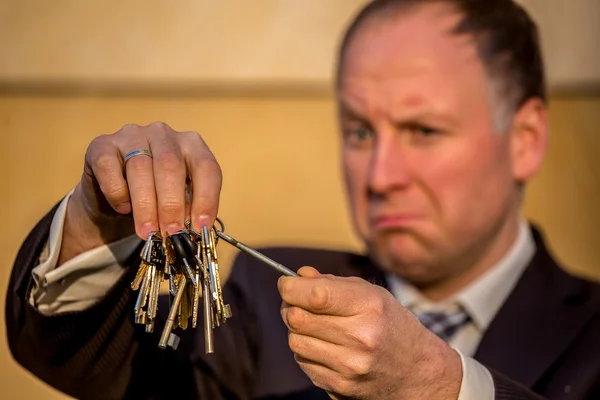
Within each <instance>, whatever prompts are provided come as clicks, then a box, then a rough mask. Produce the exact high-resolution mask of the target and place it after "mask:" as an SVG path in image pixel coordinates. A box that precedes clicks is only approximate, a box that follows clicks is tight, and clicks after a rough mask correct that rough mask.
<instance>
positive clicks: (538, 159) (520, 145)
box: [510, 98, 548, 182]
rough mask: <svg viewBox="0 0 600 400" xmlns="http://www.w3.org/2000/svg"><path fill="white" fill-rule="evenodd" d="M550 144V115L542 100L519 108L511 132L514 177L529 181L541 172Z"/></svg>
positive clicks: (529, 102)
mask: <svg viewBox="0 0 600 400" xmlns="http://www.w3.org/2000/svg"><path fill="white" fill-rule="evenodd" d="M547 145H548V112H547V109H546V106H545V104H544V102H543V101H542V100H541V99H539V98H532V99H529V100H527V102H525V104H523V105H522V106H521V108H519V110H518V111H517V113H516V115H515V118H514V119H513V124H512V128H511V131H510V149H511V162H512V172H513V177H514V178H515V180H516V181H518V182H525V181H527V180H528V179H530V178H531V177H532V176H533V175H535V173H536V172H537V171H538V170H539V168H540V166H541V165H542V161H543V160H544V156H545V155H546V148H547Z"/></svg>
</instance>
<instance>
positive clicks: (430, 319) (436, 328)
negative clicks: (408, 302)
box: [415, 309, 470, 343]
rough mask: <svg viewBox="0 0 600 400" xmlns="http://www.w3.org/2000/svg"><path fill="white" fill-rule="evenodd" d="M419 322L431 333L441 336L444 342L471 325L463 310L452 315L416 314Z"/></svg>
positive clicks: (436, 312)
mask: <svg viewBox="0 0 600 400" xmlns="http://www.w3.org/2000/svg"><path fill="white" fill-rule="evenodd" d="M415 316H416V317H417V318H419V321H421V323H422V324H423V325H425V327H426V328H427V329H429V330H430V331H431V332H433V333H434V334H436V335H437V336H439V337H440V338H441V339H442V340H443V341H444V342H446V343H448V341H450V339H452V337H453V336H454V335H455V334H456V332H458V331H459V330H460V329H461V328H462V327H464V326H465V325H466V324H468V323H469V321H470V318H469V316H468V315H467V313H465V312H464V311H463V310H462V309H459V310H458V311H455V312H452V313H446V312H441V311H426V312H418V311H417V312H415Z"/></svg>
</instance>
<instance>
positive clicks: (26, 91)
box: [0, 0, 600, 399]
mask: <svg viewBox="0 0 600 400" xmlns="http://www.w3.org/2000/svg"><path fill="white" fill-rule="evenodd" d="M523 2H524V3H528V2H527V1H523ZM248 3H249V2H241V1H237V2H236V1H232V0H229V1H222V2H210V1H197V2H184V1H177V2H172V3H169V4H170V6H169V7H165V6H164V4H166V3H162V2H157V1H149V2H137V3H136V2H131V3H130V2H128V3H127V4H122V3H118V2H116V1H108V2H107V1H105V2H102V3H100V2H91V1H90V2H89V3H88V2H85V3H82V2H72V1H67V0H59V1H57V2H51V3H48V2H42V1H33V0H22V1H16V0H5V1H3V2H0V51H1V54H3V56H2V57H0V135H1V139H2V146H0V182H1V183H2V196H1V197H0V218H1V221H3V224H4V225H3V230H4V232H3V235H2V238H3V240H2V241H0V250H1V251H2V253H1V254H3V255H4V258H3V260H4V261H2V262H1V263H0V288H2V291H3V292H5V288H6V284H7V280H8V277H9V274H10V269H11V267H12V262H13V260H14V256H15V254H16V251H17V250H18V247H19V244H20V243H21V241H22V240H23V239H24V237H25V235H26V234H27V232H28V231H29V230H30V229H31V228H32V226H33V225H34V224H35V222H36V221H37V220H38V219H39V218H40V217H41V216H42V215H43V214H44V213H45V212H46V211H47V210H48V209H49V208H50V207H51V206H52V205H53V204H55V203H56V202H57V201H59V200H60V199H61V197H62V196H63V195H64V194H65V193H66V192H67V191H68V190H70V189H71V188H72V187H73V186H74V185H75V184H76V182H77V180H78V179H79V176H80V174H81V170H82V163H83V155H84V153H85V150H86V147H87V145H88V144H89V142H90V141H91V140H92V139H93V138H94V137H95V136H97V135H99V134H102V133H112V132H114V131H116V130H118V129H119V128H120V127H121V126H122V125H124V124H126V123H132V122H133V123H138V124H147V123H150V122H153V121H156V120H162V121H165V122H167V123H169V124H170V125H172V126H173V127H174V128H175V129H178V130H195V131H198V132H200V133H201V134H202V135H203V137H204V138H205V140H206V141H207V142H208V143H209V145H210V146H211V148H212V149H213V151H214V153H215V155H216V156H217V158H218V159H219V161H220V163H221V165H222V168H223V172H224V177H225V180H224V187H223V193H222V197H221V198H222V203H221V208H220V213H219V215H220V217H221V218H222V219H223V220H224V222H225V224H226V229H227V231H228V232H230V233H231V234H232V235H233V236H234V237H236V238H238V239H239V240H242V241H244V242H247V243H248V244H251V245H255V246H263V245H305V246H317V247H328V248H331V247H332V248H338V249H348V250H356V251H360V243H359V242H358V241H357V240H356V238H355V237H354V235H353V232H352V227H351V225H350V223H349V219H348V210H347V206H346V202H345V199H344V192H343V186H342V184H341V179H340V178H341V175H340V171H339V157H338V134H337V129H336V121H335V114H334V110H335V105H334V102H333V99H332V97H331V94H330V92H329V90H328V86H327V85H328V82H327V79H328V77H329V73H330V70H329V68H330V61H331V57H332V54H331V52H332V50H333V47H334V44H335V41H336V40H337V35H338V34H339V32H341V29H342V26H343V24H344V23H345V21H346V19H347V18H348V17H349V16H350V15H351V13H352V12H353V11H354V10H355V9H356V7H357V6H358V5H359V4H360V3H362V1H350V0H348V1H346V0H335V1H334V0H331V1H328V2H327V6H324V5H323V4H324V2H322V1H306V2H304V1H303V2H302V4H303V7H300V6H299V5H298V4H300V2H297V1H266V0H263V1H257V2H252V3H253V4H255V5H256V7H255V8H254V9H253V11H252V10H250V9H244V8H243V7H242V4H248ZM529 3H530V5H531V7H532V8H531V9H532V10H534V11H535V10H537V9H540V4H541V3H540V2H537V3H536V2H535V1H530V2H529ZM548 3H549V2H547V1H544V4H548ZM552 3H553V4H554V5H555V6H556V7H559V8H560V7H564V4H563V3H564V1H563V0H557V1H554V2H552ZM161 4H163V5H162V6H161ZM194 4H195V5H194ZM569 4H571V5H573V4H575V3H573V2H572V1H571V2H570V3H569ZM576 4H578V5H579V6H580V7H584V9H583V11H582V10H581V9H580V8H578V7H575V6H572V7H571V9H570V11H569V12H568V13H567V12H565V13H564V14H568V15H570V17H568V18H567V19H568V21H571V20H572V18H575V19H577V18H579V20H580V21H584V22H585V21H587V20H589V18H590V17H589V16H590V15H591V14H592V12H594V11H597V10H598V7H597V6H598V4H600V3H598V2H597V1H593V0H592V1H589V0H585V1H584V0H581V1H578V2H576ZM142 5H144V6H143V7H142ZM536 7H537V8H536ZM585 7H588V8H587V9H585ZM190 10H209V11H210V12H211V13H213V14H211V15H213V18H206V16H205V18H204V20H203V21H200V22H206V21H209V22H210V21H212V23H211V24H209V23H208V22H206V24H205V25H203V24H201V23H198V21H197V20H195V19H194V15H193V13H192V12H191V11H190ZM586 10H587V12H585V11H586ZM542 11H544V12H545V9H544V10H542ZM546 14H547V16H546V17H544V18H550V20H551V22H552V21H554V22H552V23H554V24H555V25H554V26H557V27H558V28H556V29H560V28H561V27H562V26H563V25H569V24H572V22H569V23H566V24H562V25H561V24H559V22H560V21H557V17H556V15H555V14H556V13H554V14H553V13H551V12H546ZM307 20H308V21H312V23H311V25H310V26H307V25H306V23H305V21H307ZM217 22H219V23H217ZM221 23H222V24H221ZM581 25H582V27H583V30H582V31H581V32H580V33H581V37H580V36H578V33H577V31H574V32H573V35H575V36H576V38H575V39H577V41H579V42H581V43H579V44H578V45H577V46H580V47H582V48H583V50H585V49H587V48H588V47H586V46H589V44H590V43H593V42H592V40H597V39H596V38H597V37H598V36H596V37H594V38H590V36H589V35H588V33H589V31H590V30H593V29H594V28H591V27H588V24H584V23H583V22H582V23H581ZM584 25H585V26H584ZM140 26H142V27H140ZM545 26H546V28H545V30H548V29H549V28H548V27H547V25H545ZM574 26H577V25H574ZM143 27H146V28H147V29H146V30H145V29H144V28H143ZM153 27H159V28H157V29H150V28H153ZM550 27H552V25H550ZM556 29H555V30H553V32H555V31H556ZM211 30H213V31H216V32H217V31H218V32H221V33H222V35H221V36H218V35H217V36H215V35H216V34H214V32H213V31H211ZM150 31H152V32H154V34H155V35H154V36H151V37H149V36H147V35H148V34H149V33H148V32H150ZM207 32H211V34H207ZM193 35H195V36H193ZM554 36H556V37H558V39H556V40H555V41H554V42H555V43H556V44H557V46H558V45H559V44H560V46H558V49H557V50H556V49H555V50H554V52H553V53H552V57H554V59H556V60H558V59H560V54H561V53H560V50H561V49H563V51H567V52H576V53H577V51H579V53H577V54H579V55H577V54H575V55H569V56H565V55H564V54H565V53H564V52H563V53H562V55H563V57H564V58H565V59H569V60H572V59H573V57H575V58H576V57H583V59H581V58H579V59H581V60H584V61H585V53H586V52H585V51H582V50H577V51H576V49H574V48H573V47H572V46H569V45H568V44H569V41H568V40H567V39H565V38H564V37H563V36H561V35H557V34H556V33H555V34H554ZM173 37H175V38H176V39H177V38H178V40H174V39H173ZM169 38H170V39H169ZM213 38H217V39H215V40H213ZM167 39H168V40H167ZM184 39H185V40H184ZM559 39H560V40H559ZM586 40H587V41H586ZM558 42H560V43H558ZM565 43H566V44H565ZM571 43H574V42H573V41H572V42H571ZM291 44H298V46H300V47H299V48H298V51H297V52H290V51H288V52H287V53H286V52H285V51H284V50H282V49H288V50H289V48H290V47H292V46H291ZM196 45H197V46H199V47H200V48H202V49H204V50H203V52H204V53H202V52H201V53H202V54H201V53H198V52H197V49H196V47H195V46H196ZM203 46H204V47H203ZM248 48H251V49H261V51H262V53H259V54H257V53H256V52H255V51H250V50H247V49H248ZM596 48H597V42H596ZM244 49H246V51H247V54H242V55H243V56H244V57H240V55H239V52H240V51H243V50H244ZM564 49H566V50H564ZM160 51H166V52H167V53H160ZM132 52H133V53H132ZM236 52H237V53H236ZM556 52H558V53H556ZM187 54H190V57H187V56H186V55H187ZM194 54H195V55H194ZM198 54H199V55H198ZM290 54H291V55H290ZM294 54H296V55H295V56H294ZM557 54H558V55H557ZM581 54H583V55H581ZM590 57H592V56H590ZM593 57H597V52H596V53H594V55H593ZM260 60H262V61H260ZM594 60H595V59H592V61H591V62H592V63H593V62H595V61H594ZM213 61H214V62H213ZM244 61H247V62H244ZM219 63H221V64H219ZM565 63H566V64H568V62H567V61H565V62H563V64H565ZM582 64H584V65H583V67H582ZM219 65H220V66H221V67H219ZM551 65H556V63H551ZM591 65H594V64H591ZM596 65H597V64H596ZM561 68H562V69H561V71H562V70H564V71H567V72H566V73H563V77H564V79H562V80H561V79H558V75H556V79H553V80H552V82H551V83H552V84H553V85H554V87H559V86H560V87H562V89H561V90H555V91H554V92H553V95H552V97H551V103H550V116H551V121H550V122H551V128H552V131H551V142H550V148H549V151H548V158H547V160H546V163H545V165H544V168H543V169H542V171H541V173H540V174H539V176H538V177H537V178H536V179H535V180H534V181H533V182H531V184H530V185H529V187H528V189H527V200H526V203H525V206H524V213H525V215H526V216H527V217H528V218H530V219H531V220H533V221H534V222H536V223H537V224H539V225H540V226H541V227H542V228H543V229H544V231H545V233H546V236H547V238H548V240H549V242H550V245H551V248H552V249H553V250H554V252H555V253H556V254H557V255H558V257H559V259H560V260H561V261H563V262H564V263H565V264H566V266H567V268H569V269H570V270H571V271H573V272H575V273H578V274H583V275H587V276H593V277H595V278H599V279H600V246H598V239H599V238H600V237H599V235H598V233H597V232H598V228H597V227H598V226H599V225H600V212H599V211H598V206H597V204H598V203H599V200H600V158H599V157H598V155H599V154H600V136H599V135H598V132H597V127H598V126H599V125H600V96H597V95H595V94H594V93H589V92H590V91H589V90H586V91H585V92H587V94H583V93H582V92H581V91H579V90H580V89H581V87H582V82H583V83H584V84H585V83H586V82H592V83H594V82H597V81H594V79H593V78H594V76H593V75H594V71H591V75H589V73H588V70H589V69H590V63H589V62H585V63H584V62H583V61H581V62H578V63H575V64H574V66H572V67H561ZM554 70H557V69H556V68H555V69H554ZM557 71H558V70H557ZM598 72H599V73H600V71H598ZM202 74H204V75H202ZM211 74H212V75H211ZM557 74H558V73H557ZM586 74H587V75H586ZM590 77H591V78H590ZM132 82H133V83H136V82H137V83H136V85H129V84H130V83H132ZM303 82H307V83H306V84H304V83H303ZM127 85H129V86H127ZM150 86H152V87H154V89H152V90H150V91H149V92H146V93H145V94H143V95H142V94H140V95H135V92H136V91H139V92H143V91H144V89H145V88H146V87H150ZM583 86H585V85H583ZM588 86H593V84H592V85H588ZM107 88H108V89H107ZM249 88H250V89H249ZM307 88H308V89H307ZM564 88H567V89H568V88H575V89H577V90H572V89H569V90H566V91H565V90H564ZM566 92H569V93H568V94H565V93H566ZM234 254H235V253H234V251H233V250H232V249H231V248H230V247H228V246H227V245H226V244H220V245H219V255H220V258H221V259H222V262H223V264H228V263H229V262H230V261H231V259H232V257H233V256H234ZM0 306H1V307H2V308H3V307H4V296H2V297H1V300H0ZM0 372H1V374H0V387H1V388H2V389H1V390H2V392H1V393H0V397H2V398H6V399H38V398H44V399H63V398H66V397H65V396H64V395H62V394H59V393H57V392H56V391H54V390H52V389H50V388H48V387H47V386H46V385H45V384H43V383H41V382H39V381H38V380H37V379H36V378H33V377H31V376H30V375H29V373H27V372H26V371H24V370H23V369H22V368H20V367H19V366H18V365H17V364H16V363H15V362H14V361H13V360H12V358H11V356H10V354H9V351H8V348H7V346H6V343H5V341H3V342H2V343H1V344H0Z"/></svg>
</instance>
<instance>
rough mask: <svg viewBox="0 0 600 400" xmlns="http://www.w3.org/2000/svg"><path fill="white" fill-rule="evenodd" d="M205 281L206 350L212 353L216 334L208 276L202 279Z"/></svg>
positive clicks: (207, 352)
mask: <svg viewBox="0 0 600 400" xmlns="http://www.w3.org/2000/svg"><path fill="white" fill-rule="evenodd" d="M202 283H203V291H202V292H203V294H202V300H203V305H204V307H203V316H204V352H205V353H206V354H211V353H214V352H215V344H214V336H213V309H212V301H211V299H210V296H209V293H210V282H209V278H208V277H207V276H205V277H204V279H203V280H202Z"/></svg>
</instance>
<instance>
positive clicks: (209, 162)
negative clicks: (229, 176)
mask: <svg viewBox="0 0 600 400" xmlns="http://www.w3.org/2000/svg"><path fill="white" fill-rule="evenodd" d="M196 167H197V168H198V169H200V170H202V171H203V172H207V173H211V174H215V175H216V176H218V177H219V178H221V177H222V176H223V171H222V170H221V166H220V165H219V163H218V162H217V160H215V158H214V157H204V158H202V159H201V160H199V161H198V162H197V163H196Z"/></svg>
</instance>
